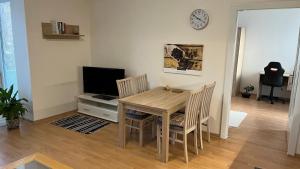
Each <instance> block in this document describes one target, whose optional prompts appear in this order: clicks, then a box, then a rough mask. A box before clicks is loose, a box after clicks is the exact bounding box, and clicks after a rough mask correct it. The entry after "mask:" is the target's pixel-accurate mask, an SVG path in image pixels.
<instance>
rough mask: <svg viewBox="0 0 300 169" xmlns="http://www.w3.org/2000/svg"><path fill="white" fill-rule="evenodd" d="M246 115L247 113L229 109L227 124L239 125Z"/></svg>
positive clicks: (231, 125)
mask: <svg viewBox="0 0 300 169" xmlns="http://www.w3.org/2000/svg"><path fill="white" fill-rule="evenodd" d="M246 117H247V113H245V112H241V111H230V114H229V126H230V127H239V126H240V125H241V123H242V122H243V120H244V119H245V118H246Z"/></svg>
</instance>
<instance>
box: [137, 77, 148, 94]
mask: <svg viewBox="0 0 300 169" xmlns="http://www.w3.org/2000/svg"><path fill="white" fill-rule="evenodd" d="M134 80H135V85H136V86H135V89H136V92H137V93H142V92H145V91H147V90H149V84H148V79H147V74H143V75H140V76H136V77H134Z"/></svg>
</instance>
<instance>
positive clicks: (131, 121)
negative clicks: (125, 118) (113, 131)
mask: <svg viewBox="0 0 300 169" xmlns="http://www.w3.org/2000/svg"><path fill="white" fill-rule="evenodd" d="M129 123H130V125H131V126H133V120H130V121H129ZM131 134H132V128H131V127H130V133H129V135H130V136H131Z"/></svg>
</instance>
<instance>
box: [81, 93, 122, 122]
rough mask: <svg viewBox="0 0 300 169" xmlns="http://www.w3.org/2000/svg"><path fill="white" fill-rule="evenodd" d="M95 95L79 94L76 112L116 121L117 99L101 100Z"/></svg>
mask: <svg viewBox="0 0 300 169" xmlns="http://www.w3.org/2000/svg"><path fill="white" fill-rule="evenodd" d="M95 96H96V95H95V94H83V95H79V96H78V112H80V113H83V114H87V115H90V116H95V117H99V118H102V119H105V120H109V121H113V122H118V99H117V98H115V99H112V100H103V99H98V98H95Z"/></svg>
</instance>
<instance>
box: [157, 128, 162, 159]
mask: <svg viewBox="0 0 300 169" xmlns="http://www.w3.org/2000/svg"><path fill="white" fill-rule="evenodd" d="M160 135H161V131H160V127H159V126H158V125H157V126H156V140H157V143H156V144H157V150H158V156H159V158H160V157H161V141H160Z"/></svg>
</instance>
